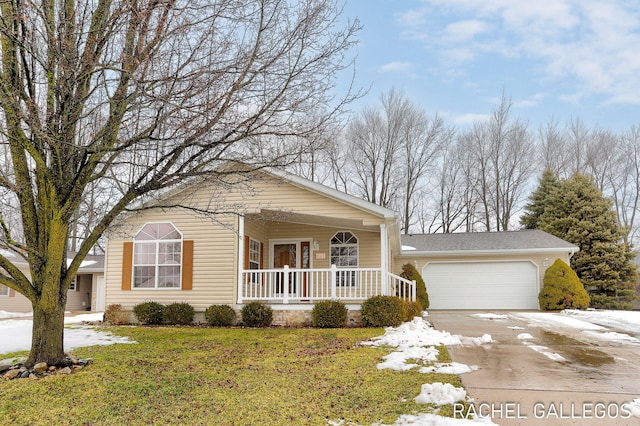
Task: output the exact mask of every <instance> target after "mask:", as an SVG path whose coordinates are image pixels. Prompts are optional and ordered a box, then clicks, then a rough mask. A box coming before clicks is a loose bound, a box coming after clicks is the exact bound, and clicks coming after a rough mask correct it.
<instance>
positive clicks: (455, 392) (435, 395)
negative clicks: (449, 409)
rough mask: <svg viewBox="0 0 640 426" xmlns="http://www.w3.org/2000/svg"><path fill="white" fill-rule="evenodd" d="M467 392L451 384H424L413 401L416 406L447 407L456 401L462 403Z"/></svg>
mask: <svg viewBox="0 0 640 426" xmlns="http://www.w3.org/2000/svg"><path fill="white" fill-rule="evenodd" d="M466 396H467V391H466V390H464V389H463V388H456V387H454V386H453V385H452V384H451V383H440V382H436V383H425V384H423V385H422V391H421V392H420V395H418V396H416V397H415V398H414V400H415V401H416V403H417V404H436V405H447V404H453V403H456V402H458V401H464V399H465V397H466Z"/></svg>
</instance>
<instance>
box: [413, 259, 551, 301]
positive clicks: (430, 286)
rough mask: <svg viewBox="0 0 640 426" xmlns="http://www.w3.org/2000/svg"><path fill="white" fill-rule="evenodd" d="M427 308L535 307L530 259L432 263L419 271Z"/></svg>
mask: <svg viewBox="0 0 640 426" xmlns="http://www.w3.org/2000/svg"><path fill="white" fill-rule="evenodd" d="M422 277H423V278H424V281H425V283H426V284H427V293H428V294H429V308H430V309H537V308H538V273H537V268H536V266H535V265H534V264H533V263H531V262H524V261H523V262H451V263H446V262H441V263H438V262H434V263H429V264H428V265H426V266H425V267H424V268H423V270H422Z"/></svg>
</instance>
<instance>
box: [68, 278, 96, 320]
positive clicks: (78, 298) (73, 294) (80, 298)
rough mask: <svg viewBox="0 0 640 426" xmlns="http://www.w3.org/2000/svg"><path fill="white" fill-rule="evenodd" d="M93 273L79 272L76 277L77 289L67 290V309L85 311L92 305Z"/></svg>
mask: <svg viewBox="0 0 640 426" xmlns="http://www.w3.org/2000/svg"><path fill="white" fill-rule="evenodd" d="M92 281H93V275H92V274H78V276H77V277H76V286H77V290H69V291H68V292H67V306H66V307H65V309H66V310H67V311H71V312H76V311H85V310H86V309H87V308H88V307H90V306H91V293H92V291H93V285H92V284H93V283H92Z"/></svg>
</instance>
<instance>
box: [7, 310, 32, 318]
mask: <svg viewBox="0 0 640 426" xmlns="http://www.w3.org/2000/svg"><path fill="white" fill-rule="evenodd" d="M30 316H33V312H26V313H25V312H7V311H2V310H0V320H1V319H6V318H25V317H30Z"/></svg>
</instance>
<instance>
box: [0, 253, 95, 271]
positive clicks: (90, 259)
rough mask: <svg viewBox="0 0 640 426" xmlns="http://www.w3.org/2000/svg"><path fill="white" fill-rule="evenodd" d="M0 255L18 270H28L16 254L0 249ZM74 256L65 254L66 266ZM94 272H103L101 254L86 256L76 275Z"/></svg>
mask: <svg viewBox="0 0 640 426" xmlns="http://www.w3.org/2000/svg"><path fill="white" fill-rule="evenodd" d="M0 254H2V255H3V256H4V257H6V258H7V259H8V260H9V261H10V262H11V263H13V264H14V265H15V266H17V267H18V268H20V269H24V270H26V269H28V268H29V264H28V263H27V261H26V260H24V259H23V258H22V257H20V256H18V255H17V254H16V253H14V252H12V251H9V250H5V249H0ZM74 256H75V253H73V252H68V253H67V265H69V264H70V263H71V261H72V260H73V258H74ZM96 272H104V255H103V254H88V255H86V256H85V258H84V260H83V261H82V263H80V269H78V273H80V274H90V273H96Z"/></svg>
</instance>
